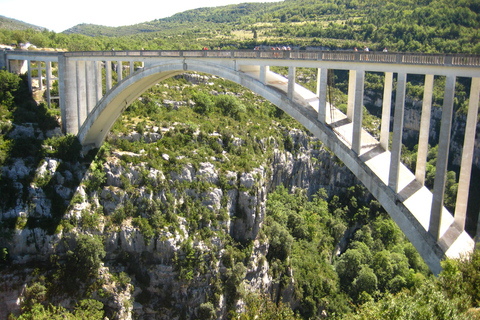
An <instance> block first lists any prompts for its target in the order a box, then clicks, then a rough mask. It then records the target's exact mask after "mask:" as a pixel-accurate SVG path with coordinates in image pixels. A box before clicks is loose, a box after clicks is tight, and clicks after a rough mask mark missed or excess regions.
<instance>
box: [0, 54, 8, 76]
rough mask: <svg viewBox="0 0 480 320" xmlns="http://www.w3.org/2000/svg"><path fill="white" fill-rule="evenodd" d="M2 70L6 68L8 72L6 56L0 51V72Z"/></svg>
mask: <svg viewBox="0 0 480 320" xmlns="http://www.w3.org/2000/svg"><path fill="white" fill-rule="evenodd" d="M3 68H6V69H7V71H10V70H8V63H7V55H6V54H5V51H3V50H0V70H2V69H3Z"/></svg>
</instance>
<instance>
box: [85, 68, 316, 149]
mask: <svg viewBox="0 0 480 320" xmlns="http://www.w3.org/2000/svg"><path fill="white" fill-rule="evenodd" d="M186 71H195V72H202V73H208V74H211V75H215V76H219V77H222V78H224V79H227V80H230V81H233V82H235V83H237V84H240V85H242V86H244V87H245V88H247V89H250V90H251V91H253V92H255V93H256V94H259V95H260V96H263V97H264V98H265V99H267V100H269V101H270V102H271V103H273V104H275V105H276V106H278V107H279V108H280V109H282V110H283V111H285V112H286V113H288V114H290V115H291V116H292V117H293V118H295V119H296V120H297V121H299V122H300V123H301V124H302V125H304V126H305V127H307V128H309V127H315V126H317V125H318V121H317V120H316V114H315V113H313V111H314V110H313V109H312V112H311V113H310V114H309V115H310V116H311V117H310V118H306V117H305V116H301V115H302V112H303V113H305V112H306V110H303V108H301V107H299V106H297V105H296V104H292V103H289V102H290V100H289V99H288V98H287V96H286V94H285V93H282V92H281V91H279V90H276V89H274V88H272V87H269V86H267V85H265V84H263V83H261V82H260V81H258V80H257V79H254V78H252V77H251V76H249V75H247V74H245V73H244V72H242V71H236V70H234V69H232V68H230V67H226V66H224V65H221V64H212V63H206V62H205V61H195V60H194V61H192V60H189V62H188V64H187V63H185V62H184V61H183V60H180V59H176V60H168V61H163V62H161V63H158V64H156V65H155V66H152V67H146V68H144V69H142V70H141V71H137V72H136V73H134V74H132V75H131V76H129V77H127V78H126V79H124V80H123V81H122V82H120V83H118V84H117V86H115V87H114V88H112V89H111V90H110V91H108V92H107V94H106V95H105V96H104V97H103V98H102V99H101V100H100V101H99V102H98V104H97V105H96V106H95V107H94V108H93V110H92V111H91V112H90V113H89V114H88V116H87V118H86V119H85V121H84V123H83V124H82V126H81V127H80V129H79V132H78V138H79V140H80V142H81V143H82V145H84V146H89V145H90V146H94V147H100V146H101V145H102V144H103V142H104V141H105V138H106V135H107V134H108V132H109V131H110V129H111V128H112V126H113V125H114V123H115V121H116V120H117V119H118V117H119V116H120V115H121V114H122V112H123V111H124V110H125V109H126V108H127V107H128V106H129V105H130V104H131V103H132V102H133V101H135V100H136V99H137V98H138V97H140V95H142V94H143V93H144V92H145V91H146V90H148V89H149V88H151V87H152V86H154V85H155V84H157V83H159V82H161V81H163V80H165V79H168V78H170V77H173V76H175V75H178V74H181V73H184V72H186ZM312 121H314V123H313V122H312Z"/></svg>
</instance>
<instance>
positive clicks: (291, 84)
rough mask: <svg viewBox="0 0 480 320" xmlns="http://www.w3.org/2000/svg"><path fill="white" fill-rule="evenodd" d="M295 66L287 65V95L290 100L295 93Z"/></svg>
mask: <svg viewBox="0 0 480 320" xmlns="http://www.w3.org/2000/svg"><path fill="white" fill-rule="evenodd" d="M295 72H296V69H295V67H288V89H287V97H288V99H290V100H293V95H294V93H295Z"/></svg>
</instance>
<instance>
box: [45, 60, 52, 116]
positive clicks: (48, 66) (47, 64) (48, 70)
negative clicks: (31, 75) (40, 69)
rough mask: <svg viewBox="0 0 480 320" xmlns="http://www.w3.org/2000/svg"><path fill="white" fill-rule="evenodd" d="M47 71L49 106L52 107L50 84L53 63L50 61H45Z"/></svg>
mask: <svg viewBox="0 0 480 320" xmlns="http://www.w3.org/2000/svg"><path fill="white" fill-rule="evenodd" d="M45 73H46V78H47V105H48V108H51V107H52V102H51V98H52V97H51V96H50V87H51V86H50V85H51V81H52V63H51V62H50V61H47V62H45Z"/></svg>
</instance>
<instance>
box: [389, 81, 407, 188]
mask: <svg viewBox="0 0 480 320" xmlns="http://www.w3.org/2000/svg"><path fill="white" fill-rule="evenodd" d="M406 85H407V75H406V74H405V73H399V74H398V77H397V96H396V99H395V113H394V119H393V141H392V152H391V159H390V171H389V175H388V186H389V187H390V189H392V190H393V191H395V192H398V181H399V176H400V156H401V151H402V136H403V116H404V112H405V88H406Z"/></svg>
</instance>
